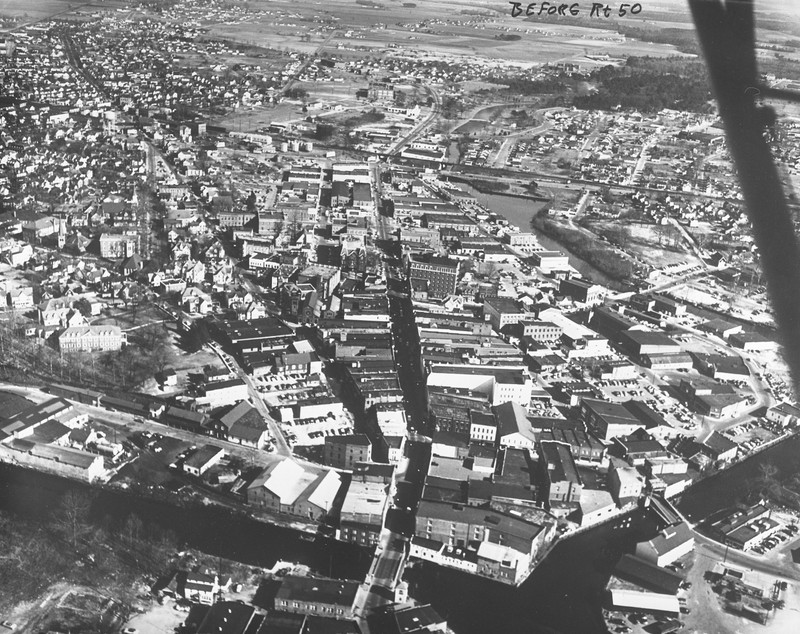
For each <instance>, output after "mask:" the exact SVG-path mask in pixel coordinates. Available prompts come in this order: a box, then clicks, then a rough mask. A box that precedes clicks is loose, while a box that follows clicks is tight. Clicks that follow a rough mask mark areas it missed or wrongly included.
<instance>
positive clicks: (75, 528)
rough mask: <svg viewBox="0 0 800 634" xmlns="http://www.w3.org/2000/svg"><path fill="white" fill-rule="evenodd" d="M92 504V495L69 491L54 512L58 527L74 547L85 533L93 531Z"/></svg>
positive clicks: (55, 522) (54, 519)
mask: <svg viewBox="0 0 800 634" xmlns="http://www.w3.org/2000/svg"><path fill="white" fill-rule="evenodd" d="M91 506H92V498H91V496H89V495H87V494H86V493H82V492H78V491H68V492H67V493H66V494H65V495H64V497H62V498H61V503H60V504H59V506H58V509H56V511H55V513H54V514H53V521H54V524H55V527H56V529H57V530H58V532H59V533H61V535H62V536H63V537H64V538H65V539H67V540H68V541H69V542H70V544H72V547H73V548H76V547H77V545H78V541H79V540H80V539H81V538H82V537H83V536H84V535H87V534H88V533H90V532H91V525H90V524H89V510H90V509H91Z"/></svg>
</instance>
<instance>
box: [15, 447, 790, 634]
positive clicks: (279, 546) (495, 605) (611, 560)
mask: <svg viewBox="0 0 800 634" xmlns="http://www.w3.org/2000/svg"><path fill="white" fill-rule="evenodd" d="M765 463H769V464H772V465H774V466H775V467H776V468H777V470H778V474H777V477H778V478H779V479H780V480H784V481H785V480H788V479H790V478H791V477H793V476H794V475H795V474H796V473H798V472H800V437H798V436H795V437H793V438H790V439H788V440H786V441H784V442H781V443H779V444H777V445H775V446H773V447H770V448H769V449H767V450H765V451H763V452H761V453H759V454H756V455H755V456H753V457H751V458H749V459H747V460H745V461H744V462H741V463H739V464H737V465H735V466H733V467H731V468H730V469H727V470H725V471H723V472H721V473H719V474H718V475H715V476H713V477H711V478H709V479H707V480H704V481H703V482H701V483H699V484H698V485H696V486H695V487H693V488H692V489H690V490H689V491H688V492H687V493H686V494H684V496H683V498H682V499H681V501H680V503H679V504H678V508H679V509H680V510H681V511H682V512H683V513H685V514H686V515H687V516H688V517H689V518H691V519H692V520H694V521H699V520H701V519H703V518H705V517H707V516H708V515H710V514H711V513H714V512H716V511H718V510H720V509H723V508H726V507H729V506H731V505H733V504H735V503H737V502H738V501H739V500H740V498H741V495H742V493H743V492H746V491H747V490H749V489H748V487H749V486H751V484H752V483H753V482H755V481H756V480H757V478H758V477H759V475H760V473H761V469H760V465H762V464H765ZM71 488H72V489H75V488H77V489H81V490H84V489H86V486H85V485H81V484H79V483H75V482H71V481H68V480H64V479H61V478H56V477H54V476H50V475H46V474H40V473H36V472H33V471H29V470H24V469H19V468H16V467H10V466H7V465H0V509H3V510H8V511H13V512H15V513H20V514H24V515H25V516H28V517H32V518H37V519H42V520H46V518H47V515H48V513H50V511H51V510H52V509H53V508H55V507H56V506H57V504H58V500H59V498H60V497H61V496H62V495H63V494H64V493H65V492H66V491H67V490H69V489H71ZM94 511H95V513H97V514H98V515H102V516H108V517H109V518H110V519H112V520H123V519H124V518H126V517H127V516H128V515H129V514H130V513H136V514H137V515H139V516H140V517H141V519H142V520H143V521H144V522H146V523H150V524H157V525H158V526H160V527H162V528H163V529H165V530H171V531H173V532H175V533H176V534H177V535H178V537H179V538H180V539H181V540H183V541H185V542H186V544H187V545H189V546H191V547H193V548H197V549H199V550H202V551H204V552H207V553H209V554H212V555H218V556H221V557H226V558H230V559H235V560H238V561H242V562H244V563H248V564H250V565H257V566H262V567H271V566H272V565H273V564H274V563H275V561H277V560H278V559H283V560H287V561H295V562H298V563H304V564H306V565H308V566H310V567H312V568H313V569H314V570H316V571H318V572H320V573H323V574H328V575H331V576H334V577H341V578H352V579H362V578H363V577H364V575H365V573H366V571H367V569H368V567H369V563H370V553H369V552H368V551H366V550H363V549H360V548H357V547H355V546H352V545H349V544H343V543H339V542H333V541H324V542H320V541H317V542H309V541H305V540H303V539H301V538H300V535H299V534H298V533H295V532H293V531H291V530H288V529H284V528H279V527H275V526H270V525H267V524H263V523H260V522H256V521H254V520H251V519H249V518H247V517H243V516H239V515H233V514H231V513H229V512H228V511H225V510H218V509H214V508H204V507H195V508H188V509H187V508H179V507H175V506H172V505H170V504H168V503H165V502H160V501H155V500H148V499H142V498H139V497H135V496H133V495H130V494H128V493H125V492H122V491H103V492H101V493H100V494H99V496H98V498H97V500H96V501H95V504H94ZM654 529H655V527H654V524H653V521H652V519H650V518H649V517H647V516H645V515H643V514H641V513H635V514H633V515H631V516H628V518H625V519H615V520H614V521H613V522H611V523H608V524H605V525H602V526H599V527H597V528H594V529H591V530H589V531H587V532H585V533H582V534H580V535H578V536H576V537H573V538H571V539H569V540H567V541H565V542H562V543H560V544H559V545H558V546H556V548H555V549H554V550H553V552H552V553H550V555H549V556H548V557H547V559H546V560H545V561H544V562H543V563H542V564H541V565H540V566H539V567H538V568H537V569H536V570H535V571H534V572H533V574H532V575H531V576H530V577H529V578H528V580H527V581H525V583H524V584H522V586H520V587H519V588H513V587H509V586H505V585H502V584H499V583H496V582H492V581H489V580H487V579H482V578H480V577H475V576H471V575H467V574H464V573H461V572H458V571H455V570H449V569H445V568H440V567H437V566H433V565H429V564H423V563H421V562H420V563H416V564H415V565H414V567H413V568H412V569H410V570H409V571H408V575H407V576H408V578H409V580H410V582H411V584H410V585H411V594H412V596H413V597H414V598H415V599H417V600H419V601H423V602H430V603H431V604H432V605H433V607H434V608H435V609H436V610H437V611H438V612H439V613H440V614H442V616H444V617H445V618H447V619H448V622H449V623H450V625H451V627H452V628H453V630H454V631H455V632H457V633H458V634H487V633H494V632H503V634H517V633H518V634H538V633H542V634H544V633H553V632H560V633H563V634H583V633H587V634H591V633H594V632H605V631H606V629H605V627H604V625H603V620H602V611H601V607H602V605H603V598H604V590H605V587H606V584H607V582H608V578H609V575H610V574H611V571H612V570H613V568H614V565H615V564H616V562H617V561H618V559H619V557H620V556H621V555H622V553H624V552H630V551H632V549H633V546H634V544H635V542H636V541H639V540H641V539H646V538H649V537H651V536H652V535H653V534H654Z"/></svg>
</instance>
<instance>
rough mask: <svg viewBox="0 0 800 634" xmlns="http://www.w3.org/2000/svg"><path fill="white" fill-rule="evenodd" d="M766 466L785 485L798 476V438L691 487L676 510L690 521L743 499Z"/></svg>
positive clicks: (755, 484)
mask: <svg viewBox="0 0 800 634" xmlns="http://www.w3.org/2000/svg"><path fill="white" fill-rule="evenodd" d="M766 464H770V465H772V466H773V467H775V469H777V473H776V474H775V478H776V479H777V480H779V481H781V482H786V481H788V480H790V479H792V478H793V477H794V476H795V475H797V474H798V473H800V436H792V437H791V438H788V439H787V440H784V441H783V442H780V443H778V444H777V445H773V446H772V447H769V448H768V449H765V450H764V451H762V452H760V453H757V454H755V455H754V456H751V457H750V458H748V459H746V460H744V461H742V462H740V463H738V464H736V465H734V466H732V467H730V468H729V469H726V470H725V471H723V472H721V473H719V474H717V475H715V476H712V477H710V478H708V479H706V480H703V481H702V482H700V483H698V484H697V485H695V486H693V487H692V488H691V489H689V490H688V491H687V492H686V493H684V494H683V496H682V497H681V500H680V502H679V503H678V510H680V512H681V513H683V514H684V515H685V516H686V517H687V518H689V519H691V520H692V521H694V522H700V521H702V520H703V519H705V518H706V517H709V516H710V515H712V514H714V513H716V512H718V511H720V510H722V509H725V508H729V507H731V506H734V505H736V504H738V503H740V502H742V500H743V499H744V498H745V496H747V495H748V494H749V493H750V492H751V491H752V490H753V489H754V488H755V487H757V485H758V481H759V478H760V477H761V473H762V471H761V469H762V465H766Z"/></svg>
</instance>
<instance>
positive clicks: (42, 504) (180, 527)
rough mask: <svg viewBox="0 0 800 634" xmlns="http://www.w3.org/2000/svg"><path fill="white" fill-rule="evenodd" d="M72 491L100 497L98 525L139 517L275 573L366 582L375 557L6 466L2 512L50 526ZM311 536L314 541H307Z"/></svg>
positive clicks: (192, 543)
mask: <svg viewBox="0 0 800 634" xmlns="http://www.w3.org/2000/svg"><path fill="white" fill-rule="evenodd" d="M69 490H79V491H87V490H91V491H95V492H98V495H97V497H96V498H95V500H94V502H93V504H92V514H93V516H94V517H95V519H96V520H98V521H102V520H106V519H107V520H110V521H111V522H112V523H116V522H121V521H124V520H125V519H126V518H127V517H128V516H129V515H131V514H136V515H138V516H139V518H140V519H141V520H142V521H143V522H144V523H145V524H149V525H157V526H158V527H160V528H161V529H163V530H164V531H172V532H173V533H174V534H175V535H176V536H177V537H178V539H179V541H181V542H183V543H185V544H186V545H187V546H189V547H191V548H195V549H197V550H201V551H203V552H205V553H208V554H211V555H215V556H219V557H224V558H226V559H233V560H236V561H240V562H243V563H247V564H250V565H253V566H260V567H265V568H271V567H272V566H273V565H274V564H275V562H276V561H278V560H280V559H283V560H284V561H293V562H297V563H301V564H305V565H307V566H310V567H311V568H313V569H314V570H317V571H319V572H320V573H322V574H325V575H330V576H333V577H338V578H352V579H363V578H364V576H365V575H366V573H367V570H368V569H369V565H370V562H371V558H372V555H371V552H368V551H367V550H365V549H361V548H359V547H357V546H354V545H352V544H345V543H343V542H337V541H332V540H317V541H314V542H312V541H306V539H303V538H301V533H299V532H297V531H293V530H290V529H288V528H282V527H279V526H273V525H270V524H264V523H263V522H257V521H255V520H253V519H250V518H248V517H245V516H242V515H236V514H232V513H231V512H229V511H228V510H226V509H219V508H215V507H201V506H196V507H190V508H184V507H178V506H174V505H172V504H170V503H168V502H163V501H159V500H153V499H147V498H142V497H138V496H136V495H133V494H130V493H126V492H124V491H119V490H100V489H90V488H89V487H88V486H87V485H83V484H81V483H79V482H73V481H71V480H65V479H63V478H58V477H56V476H51V475H48V474H44V473H38V472H35V471H31V470H28V469H20V468H17V467H12V466H9V465H5V464H0V510H6V511H12V512H14V513H17V514H20V515H24V516H26V517H29V518H33V519H38V520H43V521H47V518H48V516H49V514H50V513H51V512H52V510H53V509H55V508H58V505H59V500H60V499H61V497H62V496H63V495H64V494H65V493H66V492H67V491H69ZM306 537H308V536H306Z"/></svg>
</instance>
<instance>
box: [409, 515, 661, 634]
mask: <svg viewBox="0 0 800 634" xmlns="http://www.w3.org/2000/svg"><path fill="white" fill-rule="evenodd" d="M654 531H655V525H654V524H653V522H652V520H651V519H650V518H648V517H646V516H644V515H643V514H641V513H638V512H637V513H635V514H634V515H631V516H628V517H627V518H617V519H615V520H614V521H613V522H611V523H609V524H605V525H602V526H599V527H597V528H594V529H591V530H589V531H587V532H585V533H582V534H579V535H577V536H575V537H572V538H570V539H568V540H567V541H565V542H562V543H560V544H559V545H558V546H556V548H555V549H554V550H553V551H552V552H551V553H550V554H549V555H548V557H547V558H546V559H545V560H544V562H543V563H542V564H541V565H540V566H539V567H538V568H537V569H536V570H535V571H534V572H533V573H532V574H531V576H530V577H529V578H528V579H527V580H526V581H525V583H523V584H522V585H521V586H520V587H519V588H513V587H508V586H505V585H502V584H499V583H496V582H493V581H490V580H487V579H483V578H480V577H476V576H472V575H468V574H466V573H461V572H458V571H455V570H449V569H446V568H439V567H436V566H433V565H431V564H424V565H416V566H415V567H414V569H412V570H411V571H409V572H408V573H407V577H409V578H410V580H411V583H410V586H411V587H410V591H411V594H412V596H413V597H414V598H416V599H418V600H420V601H426V602H430V603H431V605H433V607H434V608H435V609H436V610H437V611H438V612H439V613H440V614H441V615H442V616H443V617H445V618H446V619H447V621H448V625H449V626H450V627H451V628H452V629H453V630H454V631H455V632H458V634H492V633H495V632H497V633H500V632H502V633H503V634H539V633H541V634H545V633H555V632H558V633H560V634H592V633H594V632H606V631H607V630H606V627H605V624H604V622H603V614H602V606H603V603H604V595H605V588H606V585H607V583H608V579H609V576H610V575H611V571H612V570H613V568H614V566H615V565H616V564H617V562H618V561H619V558H620V557H621V556H622V554H623V553H624V552H630V551H631V550H632V549H633V544H634V543H635V542H637V541H639V540H640V539H647V538H650V537H651V536H652V535H653V534H654Z"/></svg>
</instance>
